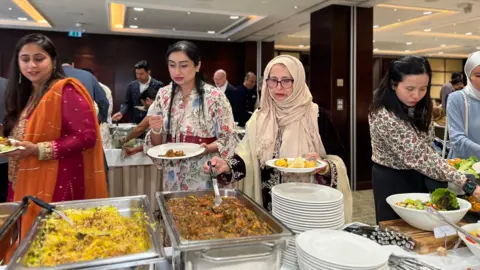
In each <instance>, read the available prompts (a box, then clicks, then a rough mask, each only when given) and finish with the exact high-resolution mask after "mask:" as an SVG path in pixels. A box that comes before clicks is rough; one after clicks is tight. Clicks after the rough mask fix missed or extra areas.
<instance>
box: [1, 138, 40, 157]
mask: <svg viewBox="0 0 480 270" xmlns="http://www.w3.org/2000/svg"><path fill="white" fill-rule="evenodd" d="M14 145H15V146H19V147H20V148H19V149H17V150H15V151H12V152H9V153H5V154H1V155H2V156H4V157H8V158H13V159H17V160H20V159H24V158H26V157H29V156H38V146H37V144H35V143H31V142H27V141H24V142H18V143H15V144H14Z"/></svg>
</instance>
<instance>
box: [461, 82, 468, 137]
mask: <svg viewBox="0 0 480 270" xmlns="http://www.w3.org/2000/svg"><path fill="white" fill-rule="evenodd" d="M460 93H462V95H463V101H464V102H465V135H466V136H467V137H468V109H469V104H468V99H467V94H465V92H464V91H461V92H460Z"/></svg>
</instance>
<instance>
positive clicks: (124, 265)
mask: <svg viewBox="0 0 480 270" xmlns="http://www.w3.org/2000/svg"><path fill="white" fill-rule="evenodd" d="M53 205H55V206H56V208H57V209H59V210H65V209H85V208H93V207H99V206H106V205H111V206H115V207H116V208H117V209H118V211H119V212H120V214H121V215H123V216H132V215H133V213H134V211H133V209H134V208H141V209H143V211H145V213H147V215H148V217H149V218H150V220H151V221H152V222H153V221H154V219H153V216H152V214H151V211H150V203H149V201H148V197H147V196H146V195H141V196H131V197H118V198H108V199H94V200H83V201H70V202H61V203H53ZM47 215H48V213H47V211H46V210H43V211H42V212H40V214H39V216H38V217H37V219H36V220H35V223H34V224H33V226H32V229H31V230H30V232H29V233H28V235H27V236H26V238H25V240H24V241H22V242H21V244H20V246H19V248H18V249H17V251H16V252H15V254H14V255H13V258H12V260H11V261H10V263H9V265H8V266H7V269H29V270H34V269H52V270H53V269H55V270H57V269H90V270H91V269H106V270H107V269H130V268H132V267H136V266H141V265H149V266H150V268H151V269H153V267H154V266H153V265H157V267H158V266H160V269H162V268H164V267H166V266H167V265H168V262H167V260H166V259H165V257H166V256H165V251H164V249H163V246H162V245H161V243H160V242H159V241H158V236H157V226H148V232H149V235H150V246H151V248H150V249H149V250H147V251H146V252H142V253H137V254H131V255H124V256H118V257H112V258H107V259H99V260H92V261H84V262H78V263H71V264H63V265H57V266H55V267H38V268H35V267H27V266H25V265H23V259H24V258H25V256H26V254H27V252H28V250H29V249H30V246H31V244H32V243H33V241H34V240H35V239H36V237H38V236H39V233H40V229H41V226H42V225H43V223H44V220H45V217H46V216H47ZM157 269H158V268H157ZM164 269H167V268H164Z"/></svg>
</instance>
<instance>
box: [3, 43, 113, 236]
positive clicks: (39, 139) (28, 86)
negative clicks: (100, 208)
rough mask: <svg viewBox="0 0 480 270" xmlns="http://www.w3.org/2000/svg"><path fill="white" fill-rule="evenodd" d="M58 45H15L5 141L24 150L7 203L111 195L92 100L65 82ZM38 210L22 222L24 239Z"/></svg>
mask: <svg viewBox="0 0 480 270" xmlns="http://www.w3.org/2000/svg"><path fill="white" fill-rule="evenodd" d="M56 56H57V54H56V50H55V46H54V44H53V43H52V41H51V40H50V39H48V38H47V37H46V36H43V35H40V34H32V35H28V36H25V37H23V38H22V39H20V41H19V42H18V43H17V46H16V49H15V55H14V58H13V60H12V69H11V71H10V76H11V77H10V80H9V82H8V86H7V92H6V113H5V119H4V130H3V134H4V136H6V137H7V136H8V137H10V138H13V139H16V140H18V141H20V142H19V143H18V145H20V146H23V147H24V149H20V150H16V151H14V152H11V153H7V154H4V155H5V156H7V157H8V158H9V177H8V178H9V193H8V199H7V200H8V201H20V200H21V199H22V198H23V197H24V196H26V195H33V196H36V197H38V198H40V199H42V200H44V201H46V202H58V201H68V200H82V199H93V198H104V197H107V196H108V193H107V183H106V179H105V177H106V176H105V171H104V160H103V154H102V142H101V138H100V131H99V124H98V120H97V117H96V114H95V107H94V105H93V102H92V99H91V97H90V96H89V93H88V92H87V90H86V89H85V88H84V87H83V85H82V84H81V83H80V82H78V81H77V80H75V79H72V78H64V77H65V75H64V72H63V69H62V67H61V65H60V63H58V62H57V61H56ZM39 210H40V209H39V208H38V207H37V206H34V205H33V204H32V205H31V206H30V207H29V209H28V211H27V213H26V214H25V215H24V217H23V219H22V231H21V233H22V236H24V235H25V234H26V233H27V232H28V231H29V229H30V227H31V225H32V224H33V221H34V220H35V217H36V216H37V214H38V212H39Z"/></svg>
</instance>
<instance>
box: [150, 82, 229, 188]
mask: <svg viewBox="0 0 480 270" xmlns="http://www.w3.org/2000/svg"><path fill="white" fill-rule="evenodd" d="M203 89H204V94H203V102H201V100H200V95H199V93H198V91H197V90H196V89H194V90H193V91H192V92H191V94H190V96H189V98H188V103H185V102H184V99H183V95H182V92H181V90H180V88H179V87H177V89H175V90H173V89H172V84H169V85H167V86H166V87H163V88H161V89H160V90H159V91H158V94H157V97H156V98H155V102H154V103H153V104H152V106H153V108H151V109H150V110H149V115H163V116H164V125H163V130H162V135H163V136H162V137H163V142H164V143H165V142H166V141H167V134H166V133H167V129H168V113H169V112H168V111H169V106H170V98H171V94H172V91H175V96H174V98H173V101H172V102H173V104H172V111H171V125H170V132H169V134H168V135H169V138H170V137H171V138H173V139H171V140H170V139H169V141H173V142H175V143H181V142H185V140H184V138H185V137H189V138H192V137H195V138H196V139H198V143H201V142H202V141H203V142H205V143H207V144H208V143H209V142H208V139H212V138H214V143H215V144H216V145H217V147H218V153H219V154H220V156H221V157H222V158H227V157H229V156H231V155H233V151H234V149H235V147H236V145H237V143H238V140H237V137H236V135H235V133H234V130H235V122H234V120H233V114H232V108H231V106H230V103H229V102H228V100H227V98H226V96H225V94H223V93H221V92H220V91H218V90H217V89H216V88H215V87H213V86H211V85H208V84H204V86H203ZM151 147H153V145H152V144H151V140H150V132H149V133H148V134H147V136H146V138H145V146H144V152H145V153H146V152H147V151H148V149H150V148H151ZM214 155H215V154H207V155H200V156H196V157H193V158H189V159H181V160H174V161H171V160H154V162H155V164H156V165H157V167H159V168H160V169H163V190H165V191H177V190H201V189H208V188H211V187H212V185H211V177H210V175H208V174H206V173H204V172H203V165H204V164H205V162H207V161H208V160H210V159H211V158H212V157H213V156H214ZM217 155H218V154H217Z"/></svg>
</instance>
